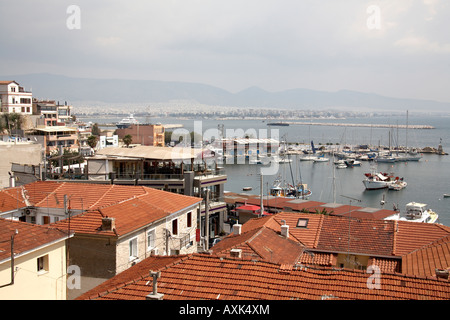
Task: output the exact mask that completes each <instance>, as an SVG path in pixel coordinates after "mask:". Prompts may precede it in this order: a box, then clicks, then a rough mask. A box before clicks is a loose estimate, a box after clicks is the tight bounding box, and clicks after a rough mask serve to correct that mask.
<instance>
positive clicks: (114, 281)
mask: <svg viewBox="0 0 450 320" xmlns="http://www.w3.org/2000/svg"><path fill="white" fill-rule="evenodd" d="M182 257H184V256H150V257H148V258H147V259H144V260H142V261H141V262H140V263H138V264H136V265H134V266H133V268H128V269H126V270H124V271H122V272H121V273H119V274H117V275H116V276H114V277H113V278H111V279H109V280H108V281H106V282H103V283H102V284H100V285H98V286H97V287H95V288H94V289H93V290H91V291H88V292H85V293H84V294H82V295H80V296H79V297H77V300H85V299H89V297H90V296H91V295H92V294H93V292H95V293H101V292H106V291H108V290H111V288H116V287H121V286H123V285H125V284H126V283H128V282H130V281H133V280H137V279H139V278H145V277H147V276H148V275H149V271H150V270H152V271H158V270H160V269H162V268H164V267H167V266H169V265H171V264H173V263H175V262H177V261H179V260H181V258H182Z"/></svg>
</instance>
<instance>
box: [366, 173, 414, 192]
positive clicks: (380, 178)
mask: <svg viewBox="0 0 450 320" xmlns="http://www.w3.org/2000/svg"><path fill="white" fill-rule="evenodd" d="M364 176H365V177H366V178H365V179H364V180H363V184H364V186H365V187H366V190H378V189H386V188H389V186H390V185H391V184H393V183H395V182H397V181H403V178H399V177H395V176H394V175H393V174H388V173H383V172H370V173H365V174H364ZM399 185H400V184H399ZM401 185H403V184H401ZM405 186H406V185H405Z"/></svg>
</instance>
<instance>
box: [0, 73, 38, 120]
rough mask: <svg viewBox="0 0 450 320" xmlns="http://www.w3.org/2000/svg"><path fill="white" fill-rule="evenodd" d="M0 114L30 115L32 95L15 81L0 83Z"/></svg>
mask: <svg viewBox="0 0 450 320" xmlns="http://www.w3.org/2000/svg"><path fill="white" fill-rule="evenodd" d="M0 96H1V101H2V109H1V112H5V113H20V114H32V112H33V110H32V107H33V101H32V100H33V95H32V93H31V92H29V91H25V90H24V89H23V87H21V86H19V83H17V82H16V81H0Z"/></svg>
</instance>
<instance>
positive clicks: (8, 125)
mask: <svg viewBox="0 0 450 320" xmlns="http://www.w3.org/2000/svg"><path fill="white" fill-rule="evenodd" d="M23 121H24V118H23V116H22V115H21V114H20V113H4V114H2V117H1V119H0V131H3V130H5V129H6V130H7V131H8V134H11V131H12V130H20V129H21V128H22V124H23Z"/></svg>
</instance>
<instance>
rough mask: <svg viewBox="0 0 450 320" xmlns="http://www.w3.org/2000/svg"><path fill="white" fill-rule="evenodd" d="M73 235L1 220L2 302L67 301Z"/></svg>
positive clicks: (0, 288)
mask: <svg viewBox="0 0 450 320" xmlns="http://www.w3.org/2000/svg"><path fill="white" fill-rule="evenodd" d="M72 236H73V234H71V233H68V232H64V231H61V230H57V229H55V228H50V227H48V226H41V225H35V224H30V223H26V222H21V221H12V220H10V219H0V299H1V300H66V299H67V291H68V290H67V276H68V274H67V270H68V268H67V267H68V265H67V255H66V252H67V247H66V243H67V241H68V239H69V238H70V237H72ZM13 248H14V250H13Z"/></svg>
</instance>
